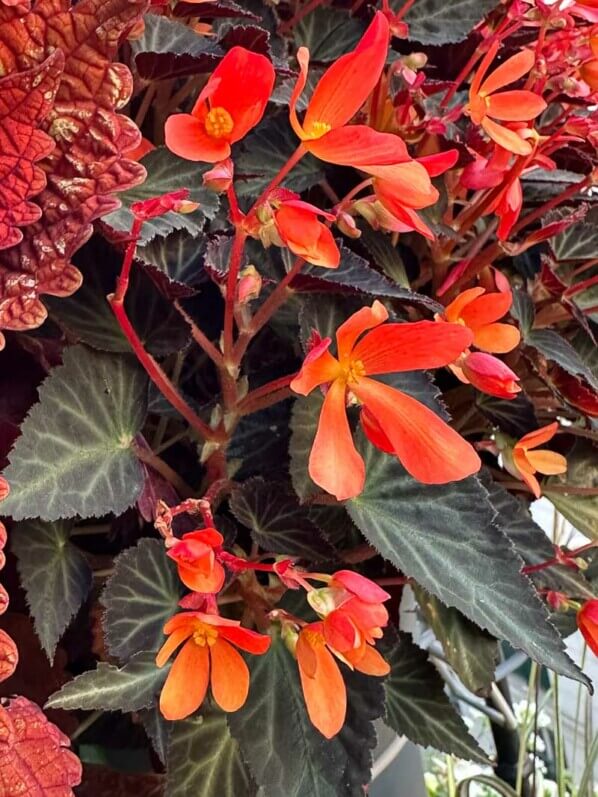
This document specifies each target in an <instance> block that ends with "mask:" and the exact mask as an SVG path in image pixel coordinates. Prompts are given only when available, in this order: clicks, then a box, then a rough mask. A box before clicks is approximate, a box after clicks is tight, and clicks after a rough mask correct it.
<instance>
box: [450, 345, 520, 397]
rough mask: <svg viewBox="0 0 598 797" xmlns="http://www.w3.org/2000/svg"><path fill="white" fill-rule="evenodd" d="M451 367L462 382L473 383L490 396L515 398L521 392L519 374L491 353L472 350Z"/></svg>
mask: <svg viewBox="0 0 598 797" xmlns="http://www.w3.org/2000/svg"><path fill="white" fill-rule="evenodd" d="M450 369H451V371H452V372H453V373H454V374H455V376H457V378H458V379H460V380H461V381H462V382H465V383H470V384H472V385H473V386H474V387H477V389H478V390H481V391H482V393H488V395H489V396H496V397H497V398H504V399H514V398H515V397H516V396H517V393H520V392H521V388H520V387H519V385H518V384H517V383H518V382H519V377H518V376H517V374H516V373H515V372H514V371H512V370H511V369H510V368H509V367H508V366H507V365H505V364H504V363H503V361H502V360H499V359H498V357H493V356H492V355H491V354H484V353H483V352H480V351H475V352H470V353H469V354H465V355H463V357H461V358H460V359H459V361H458V364H453V365H451V366H450Z"/></svg>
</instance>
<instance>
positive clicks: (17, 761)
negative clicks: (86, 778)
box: [0, 697, 81, 797]
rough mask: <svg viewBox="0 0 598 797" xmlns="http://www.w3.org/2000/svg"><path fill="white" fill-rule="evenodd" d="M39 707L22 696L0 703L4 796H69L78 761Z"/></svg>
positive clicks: (78, 771)
mask: <svg viewBox="0 0 598 797" xmlns="http://www.w3.org/2000/svg"><path fill="white" fill-rule="evenodd" d="M69 744H70V741H69V738H68V736H65V734H64V733H62V731H60V730H59V729H58V728H57V727H56V726H55V725H53V724H52V723H51V722H49V721H48V720H47V719H46V717H45V716H44V714H43V712H42V711H41V709H40V708H39V707H38V706H36V705H35V703H31V702H30V701H29V700H27V699H26V698H24V697H16V698H14V699H13V700H9V701H7V702H6V703H5V704H4V705H3V706H0V791H1V793H2V794H4V795H6V797H17V795H27V797H72V795H73V789H72V787H73V786H76V785H77V784H78V783H80V782H81V763H80V761H79V759H78V758H77V756H76V755H75V754H74V753H73V752H72V751H71V750H69V749H68V746H69Z"/></svg>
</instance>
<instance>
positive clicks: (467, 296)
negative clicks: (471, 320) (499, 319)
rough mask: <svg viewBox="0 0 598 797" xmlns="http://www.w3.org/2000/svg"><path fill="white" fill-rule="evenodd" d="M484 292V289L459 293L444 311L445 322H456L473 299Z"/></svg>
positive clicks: (472, 289)
mask: <svg viewBox="0 0 598 797" xmlns="http://www.w3.org/2000/svg"><path fill="white" fill-rule="evenodd" d="M485 292H486V289H485V288H468V289H467V290H466V291H463V292H462V293H460V294H459V295H458V296H457V297H456V298H455V299H453V301H452V302H451V303H450V304H448V305H447V306H446V308H445V310H444V317H445V318H446V320H447V321H458V320H459V319H460V318H461V313H462V312H463V310H464V308H465V307H467V306H468V305H469V304H470V303H471V302H473V300H474V299H477V297H478V296H481V295H482V294H483V293H485Z"/></svg>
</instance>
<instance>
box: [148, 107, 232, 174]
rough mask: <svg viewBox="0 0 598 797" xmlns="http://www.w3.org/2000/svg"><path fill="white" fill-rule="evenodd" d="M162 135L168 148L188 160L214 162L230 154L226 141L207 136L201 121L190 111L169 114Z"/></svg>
mask: <svg viewBox="0 0 598 797" xmlns="http://www.w3.org/2000/svg"><path fill="white" fill-rule="evenodd" d="M164 136H165V139H166V146H167V147H168V149H169V150H170V151H171V152H174V154H175V155H178V156H179V157H181V158H185V159H186V160H189V161H205V162H207V163H216V162H217V161H221V160H224V159H225V158H228V156H229V155H230V144H229V143H228V141H227V140H225V139H224V138H213V137H212V136H209V135H208V134H207V133H206V130H205V127H204V124H203V122H201V121H200V120H199V119H197V118H196V117H195V116H192V115H191V114H190V113H175V114H173V115H172V116H169V117H168V119H167V120H166V124H165V125H164Z"/></svg>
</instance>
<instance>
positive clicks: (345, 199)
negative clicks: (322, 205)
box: [338, 177, 372, 209]
mask: <svg viewBox="0 0 598 797" xmlns="http://www.w3.org/2000/svg"><path fill="white" fill-rule="evenodd" d="M371 184H372V178H371V177H368V178H367V180H362V181H361V182H360V183H358V184H357V185H356V186H355V187H354V188H352V189H351V190H350V191H349V193H348V194H346V195H345V196H344V197H343V198H342V199H341V201H340V202H339V203H338V206H339V209H341V208H343V207H344V206H345V205H347V204H348V203H349V202H350V201H351V200H352V199H353V197H355V196H357V194H358V193H359V192H360V191H363V190H364V188H367V187H368V186H370V185H371Z"/></svg>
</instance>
